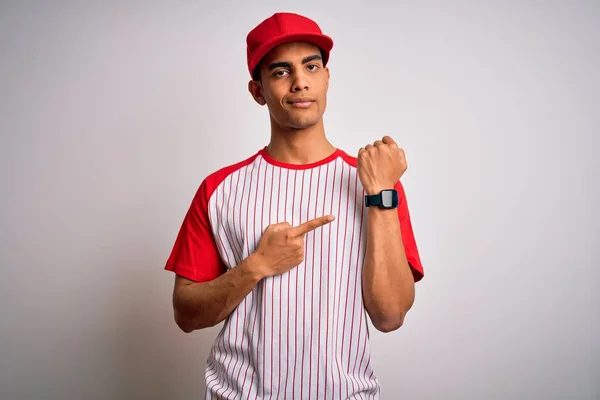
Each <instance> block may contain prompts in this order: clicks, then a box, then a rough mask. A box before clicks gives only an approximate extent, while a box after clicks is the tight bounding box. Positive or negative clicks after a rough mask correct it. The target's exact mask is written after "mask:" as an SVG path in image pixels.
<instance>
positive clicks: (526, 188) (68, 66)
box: [0, 0, 600, 399]
mask: <svg viewBox="0 0 600 400" xmlns="http://www.w3.org/2000/svg"><path fill="white" fill-rule="evenodd" d="M294 4H295V5H296V6H294V7H286V6H285V5H284V4H282V3H280V2H275V1H269V2H266V1H260V2H259V1H253V2H242V1H241V0H240V1H237V2H235V3H234V2H222V3H219V4H218V5H217V3H208V2H206V3H204V2H199V1H198V2H192V1H188V2H184V1H179V2H175V1H173V2H166V1H165V2H148V1H146V2H139V3H129V4H125V3H124V2H112V3H111V2H104V1H94V2H90V1H88V2H74V1H73V2H72V3H67V2H53V3H52V4H51V5H50V4H49V2H39V3H34V2H27V1H25V2H17V1H13V2H12V4H11V3H10V2H8V3H7V2H3V3H2V5H1V6H0V133H1V141H0V163H1V164H0V165H1V166H2V168H1V169H0V173H1V175H0V179H1V180H0V188H1V191H2V192H1V193H2V196H1V202H2V203H1V205H2V206H1V214H0V218H1V220H0V234H1V237H0V239H1V240H0V246H1V247H0V266H1V271H0V272H1V276H0V316H1V321H2V322H1V325H0V398H2V399H136V398H140V399H141V398H144V399H194V398H203V389H204V381H203V380H204V378H203V374H204V365H205V360H206V356H207V354H208V351H209V348H210V346H211V344H212V341H213V339H214V337H215V336H216V334H217V332H218V329H219V328H220V327H216V328H214V329H209V330H205V331H200V332H194V333H192V334H190V335H186V334H184V333H182V332H181V331H179V330H178V328H177V327H176V325H175V323H174V322H173V315H172V308H171V291H172V286H173V275H172V274H171V273H170V272H167V271H164V270H163V267H164V262H165V260H166V258H167V257H168V255H169V252H170V251H171V246H172V245H173V242H174V240H175V235H176V234H177V231H178V230H179V227H180V224H181V222H182V220H183V217H184V214H185V212H186V211H187V208H188V206H189V203H190V201H191V199H192V196H193V195H194V193H195V191H196V189H197V187H198V185H199V184H200V182H201V180H202V179H203V178H204V177H205V176H206V175H207V174H209V173H210V172H213V171H214V170H216V169H218V168H220V167H223V166H226V165H229V164H232V163H234V162H236V161H240V160H242V159H244V158H246V157H248V156H250V155H252V154H254V153H255V152H256V151H257V150H258V149H259V148H261V147H262V146H264V145H265V144H266V143H267V142H268V139H269V125H268V116H267V109H266V108H261V107H260V106H258V105H256V104H255V103H253V101H252V99H251V97H250V95H249V94H248V92H247V90H246V88H247V82H248V79H249V76H248V73H247V70H246V64H245V62H246V59H245V54H246V53H245V51H246V50H245V37H246V34H247V32H248V31H249V30H250V29H252V27H254V26H255V25H256V24H258V23H259V22H260V21H262V20H263V19H264V18H266V17H268V16H270V15H272V14H273V13H274V12H276V11H294V12H299V13H302V14H305V15H307V16H309V17H311V18H313V19H315V20H316V21H317V22H318V23H319V24H320V25H321V27H322V29H323V30H324V32H325V33H327V34H329V35H331V36H332V37H333V39H334V40H335V47H334V50H333V52H332V58H331V63H330V68H331V76H332V77H331V83H330V92H329V107H328V110H327V112H326V115H325V121H326V130H327V134H328V136H329V138H330V139H331V141H332V142H333V143H334V144H335V145H336V146H338V147H340V148H342V149H344V150H346V151H347V152H349V153H351V154H355V152H356V151H357V150H358V148H359V147H361V146H363V145H365V144H367V143H369V142H372V141H374V140H376V139H378V138H380V137H381V136H383V135H385V134H388V135H391V136H393V137H394V138H395V139H396V140H397V141H398V143H399V144H400V145H401V146H402V147H403V148H404V149H405V151H406V154H407V157H408V161H409V170H408V171H407V173H406V174H405V176H404V178H403V182H404V185H405V188H406V191H407V195H408V201H409V206H410V210H411V214H412V218H413V224H414V228H415V235H416V237H417V242H418V244H419V248H420V251H421V256H422V260H423V264H424V266H425V269H426V277H425V279H424V280H423V281H422V282H421V283H419V284H418V290H417V296H416V304H415V306H414V308H413V309H412V310H411V312H410V314H409V316H408V317H407V319H406V322H405V325H404V326H403V327H402V328H401V329H400V330H398V331H396V332H393V333H390V334H382V333H379V332H376V331H374V330H372V332H374V333H373V335H372V338H371V340H372V343H373V344H372V349H373V358H374V363H375V368H376V372H377V374H378V376H379V377H380V380H381V385H382V395H383V398H384V399H559V398H560V399H566V398H569V399H597V398H598V396H600V386H599V383H598V382H599V378H600V325H599V323H598V319H599V317H600V313H599V312H598V308H599V306H600V295H599V294H598V284H599V283H600V273H599V272H598V269H599V267H600V251H599V250H598V246H599V245H600V240H599V237H600V228H599V227H600V213H599V212H598V207H599V206H600V195H599V192H600V190H599V189H600V178H598V173H599V172H600V171H599V169H600V168H599V167H600V165H599V164H600V163H599V161H598V155H597V152H598V147H599V145H600V140H599V139H598V134H599V133H600V132H599V126H600V124H599V117H598V114H599V113H600V95H599V92H600V74H599V73H598V71H600V66H599V64H600V5H599V3H598V2H597V1H587V2H585V1H562V2H559V1H551V2H548V1H538V2H534V1H523V2H518V1H496V2H493V1H482V2H474V1H473V2H470V1H452V2H450V1H441V0H440V1H437V2H436V1H420V2H408V1H401V2H392V1H389V2H381V1H380V2H370V3H369V4H368V5H367V2H355V3H348V2H339V3H338V4H332V3H326V2H321V1H314V2H310V1H306V2H301V3H294Z"/></svg>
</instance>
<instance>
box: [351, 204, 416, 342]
mask: <svg viewBox="0 0 600 400" xmlns="http://www.w3.org/2000/svg"><path fill="white" fill-rule="evenodd" d="M368 210H369V211H368V212H369V215H368V228H367V248H366V255H365V260H364V263H363V274H362V275H363V279H362V287H363V298H364V303H365V308H366V309H367V312H368V313H369V316H370V317H371V321H372V322H373V324H374V325H375V327H376V328H377V329H379V330H381V331H385V332H387V331H392V330H395V329H397V328H399V327H400V326H401V325H402V322H403V320H404V315H405V314H406V312H408V310H409V309H410V307H411V306H412V304H413V301H414V293H415V288H414V278H413V275H412V271H411V269H410V266H409V264H408V261H407V259H406V254H405V252H404V245H403V243H402V235H401V232H400V222H399V220H398V213H397V210H394V209H391V210H383V209H379V208H374V207H373V208H369V209H368Z"/></svg>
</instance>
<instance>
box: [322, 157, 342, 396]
mask: <svg viewBox="0 0 600 400" xmlns="http://www.w3.org/2000/svg"><path fill="white" fill-rule="evenodd" d="M336 172H337V161H336V162H335V164H334V167H333V179H332V182H331V208H330V210H329V214H333V195H334V194H335V177H336V176H335V173H336ZM338 229H339V225H338ZM328 243H329V245H328V246H327V288H326V291H325V294H326V297H325V299H326V300H325V304H326V306H327V310H326V316H325V321H326V322H327V323H329V270H330V269H331V226H330V227H329V240H328ZM328 367H329V329H326V330H325V387H327V368H328ZM324 400H327V390H325V397H324Z"/></svg>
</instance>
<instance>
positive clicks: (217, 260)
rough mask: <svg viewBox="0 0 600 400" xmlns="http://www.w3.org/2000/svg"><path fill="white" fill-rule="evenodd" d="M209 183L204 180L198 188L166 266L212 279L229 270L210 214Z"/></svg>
mask: <svg viewBox="0 0 600 400" xmlns="http://www.w3.org/2000/svg"><path fill="white" fill-rule="evenodd" d="M208 186H209V185H207V183H206V180H205V181H204V182H203V183H202V184H201V185H200V188H199V189H198V191H197V192H196V195H195V196H194V199H193V200H192V204H191V205H190V208H189V210H188V212H187V214H186V216H185V218H184V220H183V224H182V225H181V228H180V230H179V234H178V235H177V238H176V240H175V244H174V246H173V249H172V251H171V254H170V256H169V258H168V260H167V263H166V266H165V269H166V270H167V271H172V272H174V273H176V274H177V275H181V276H183V277H184V278H187V279H190V280H193V281H196V282H206V281H210V280H213V279H215V278H217V277H219V276H220V275H221V274H223V273H224V272H225V271H226V270H227V269H226V267H225V264H224V263H223V261H222V259H221V256H220V255H219V251H218V249H217V245H216V242H215V239H214V236H213V233H212V229H211V225H210V220H209V217H208V201H209V197H210V194H211V193H209V187H208Z"/></svg>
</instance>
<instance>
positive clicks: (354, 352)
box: [166, 13, 423, 399]
mask: <svg viewBox="0 0 600 400" xmlns="http://www.w3.org/2000/svg"><path fill="white" fill-rule="evenodd" d="M247 46H248V47H247V50H248V51H247V56H248V70H249V72H250V75H251V77H252V80H251V81H250V83H249V91H250V93H251V94H252V97H253V98H254V100H255V101H256V102H257V103H259V104H260V105H266V106H267V108H268V110H269V115H270V119H271V140H270V143H269V144H268V146H266V147H265V148H263V149H261V150H260V151H258V152H257V153H256V154H254V155H253V156H252V157H250V158H248V159H246V160H244V161H242V162H240V163H237V164H235V165H231V166H228V167H226V168H223V169H221V170H219V171H217V172H215V173H213V174H211V175H210V176H208V177H207V178H206V179H205V180H204V181H203V182H202V184H201V185H200V188H199V190H198V192H197V194H196V196H195V197H194V199H193V201H192V204H191V206H190V209H189V211H188V213H187V215H186V217H185V219H184V222H183V225H182V227H181V230H180V232H179V235H178V237H177V239H176V242H175V245H174V248H173V251H172V253H171V256H170V257H169V259H168V261H167V265H166V269H167V270H170V271H174V272H175V273H176V280H175V290H174V296H173V304H174V311H175V320H176V322H177V324H178V325H179V327H181V329H182V330H183V331H185V332H191V331H193V330H196V329H202V328H205V327H210V326H214V325H216V324H218V323H220V322H221V321H225V324H224V326H223V329H222V330H221V332H220V333H219V335H218V336H217V338H216V342H215V344H214V346H213V348H212V350H211V352H210V355H209V358H208V362H207V367H206V376H205V378H206V398H207V399H234V398H236V399H239V398H244V399H265V398H275V399H280V398H282V399H283V398H287V399H347V398H379V393H380V388H379V383H378V380H377V378H376V376H375V374H374V372H373V368H372V366H371V358H370V351H369V342H368V338H369V329H368V325H367V315H368V316H369V317H370V320H371V321H372V323H373V325H374V326H375V327H376V328H377V329H379V330H381V331H383V332H389V331H393V330H395V329H397V328H399V327H400V326H401V325H402V322H403V320H404V316H405V315H406V313H407V312H408V310H409V309H410V308H411V306H412V304H413V300H414V282H415V281H418V280H420V279H421V278H422V277H423V268H422V266H421V262H420V259H419V253H418V250H417V246H416V243H415V238H414V236H413V232H412V228H411V221H410V216H409V212H408V208H407V202H406V197H405V194H404V190H403V187H402V185H401V183H400V177H401V176H402V174H403V173H404V171H405V170H406V160H405V158H404V152H403V151H402V150H401V149H400V148H399V147H398V145H397V144H396V143H395V142H394V141H393V140H392V139H391V138H389V137H384V138H383V139H382V140H380V141H379V140H378V141H376V142H375V143H374V144H373V145H367V146H366V147H364V148H361V149H360V150H359V151H358V154H357V156H358V157H357V158H355V157H351V156H349V155H348V154H346V153H345V152H343V151H342V150H340V149H337V148H335V147H334V146H333V145H332V144H331V143H330V142H329V141H328V140H327V138H326V136H325V130H324V127H323V113H324V112H325V108H326V103H327V96H326V94H327V87H328V82H329V69H328V68H327V67H326V65H327V61H328V59H329V54H330V51H331V49H332V47H333V41H332V40H331V39H330V38H329V37H328V36H325V35H324V34H323V33H322V32H321V29H320V28H319V27H318V25H317V24H316V23H315V22H313V21H312V20H310V19H308V18H305V17H303V16H300V15H297V14H291V13H277V14H274V15H273V16H271V17H270V18H268V19H266V20H265V21H263V22H262V23H261V24H259V25H258V26H257V27H256V28H254V29H253V30H252V31H251V32H250V33H249V34H248V37H247Z"/></svg>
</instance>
